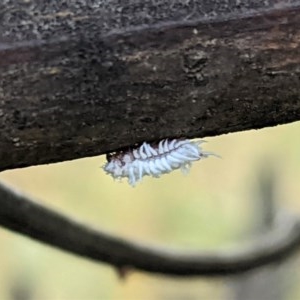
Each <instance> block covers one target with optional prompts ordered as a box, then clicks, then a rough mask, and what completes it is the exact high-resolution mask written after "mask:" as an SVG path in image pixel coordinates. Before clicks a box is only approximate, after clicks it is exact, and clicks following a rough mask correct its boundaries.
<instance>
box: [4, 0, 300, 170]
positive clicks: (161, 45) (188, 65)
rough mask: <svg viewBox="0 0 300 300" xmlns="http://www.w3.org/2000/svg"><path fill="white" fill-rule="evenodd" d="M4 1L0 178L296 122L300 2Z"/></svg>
mask: <svg viewBox="0 0 300 300" xmlns="http://www.w3.org/2000/svg"><path fill="white" fill-rule="evenodd" d="M2 3H3V2H2ZM4 3H5V4H0V25H1V26H0V128H1V134H0V162H1V163H0V170H4V169H9V168H16V167H21V166H29V165H34V164H42V163H50V162H57V161H63V160H68V159H74V158H80V157H85V156H91V155H96V154H101V153H105V152H108V151H112V150H116V149H118V148H122V147H125V146H129V145H133V144H135V143H140V142H142V141H152V140H158V139H162V138H166V137H188V138H193V137H202V136H209V135H210V136H212V135H218V134H222V133H227V132H233V131H238V130H246V129H252V128H261V127H265V126H273V125H276V124H281V123H288V122H292V121H296V120H299V119H300V101H299V95H300V0H290V1H287V0H273V1H271V0H270V1H260V0H244V1H229V0H219V1H206V0H202V1H200V0H198V1H197V0H195V1H192V0H190V1H181V0H174V1H172V2H171V4H170V1H166V0H161V1H154V0H153V1H144V0H138V1H133V0H130V1H117V0H106V1H100V0H99V1H92V0H91V1H86V3H85V4H82V1H76V0H75V1H53V2H47V1H42V0H40V1H18V0H10V1H5V2H4Z"/></svg>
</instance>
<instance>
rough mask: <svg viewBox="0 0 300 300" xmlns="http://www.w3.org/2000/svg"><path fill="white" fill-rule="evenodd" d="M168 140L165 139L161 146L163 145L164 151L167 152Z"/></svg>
mask: <svg viewBox="0 0 300 300" xmlns="http://www.w3.org/2000/svg"><path fill="white" fill-rule="evenodd" d="M168 143H169V141H168V139H166V140H165V142H164V144H163V146H164V152H165V153H167V152H169V145H168Z"/></svg>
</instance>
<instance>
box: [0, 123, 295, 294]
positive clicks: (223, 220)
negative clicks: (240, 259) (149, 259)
mask: <svg viewBox="0 0 300 300" xmlns="http://www.w3.org/2000/svg"><path fill="white" fill-rule="evenodd" d="M299 134H300V123H293V124H290V125H284V126H278V127H274V128H267V129H262V130H257V131H254V130H253V131H248V132H241V133H235V134H228V135H222V136H218V137H214V138H207V139H206V140H207V141H208V143H207V144H204V148H205V150H208V151H213V152H215V153H217V154H219V155H220V156H221V157H222V158H221V159H219V158H215V157H210V158H208V159H206V160H203V161H200V162H196V163H195V164H193V166H192V169H191V171H190V173H189V175H187V176H184V175H182V174H181V173H180V172H179V171H177V172H174V173H173V174H170V175H166V176H163V177H162V178H160V179H153V178H149V177H145V178H144V180H143V182H142V183H141V184H139V185H138V186H137V187H136V188H132V187H130V186H129V185H128V184H127V183H126V182H125V181H124V182H122V183H119V182H114V181H113V180H112V178H110V177H109V176H107V175H105V174H104V172H103V171H102V169H101V168H100V167H101V166H102V165H103V164H104V162H105V159H104V157H94V158H86V159H81V160H76V161H70V162H64V163H58V164H53V165H44V166H37V167H31V168H25V169H19V170H12V171H6V172H3V173H1V174H0V177H1V180H2V181H4V182H6V183H8V184H10V185H12V186H14V187H16V188H17V189H19V190H22V191H23V192H25V193H27V194H29V195H32V196H33V197H34V198H36V199H38V201H41V202H44V203H45V204H46V205H48V206H50V207H52V208H54V209H56V210H59V211H61V212H63V213H66V214H69V215H72V216H74V217H75V218H77V219H79V220H82V221H84V222H86V223H88V224H91V225H92V226H94V227H99V228H101V229H104V230H106V231H108V232H111V233H113V234H117V235H119V236H122V237H124V238H130V239H133V240H138V241H142V242H145V243H147V244H157V243H160V244H164V245H166V246H168V247H176V248H181V249H182V250H185V249H206V250H208V249H220V248H224V247H228V246H230V245H234V244H238V243H239V242H241V240H242V239H246V236H247V231H248V228H249V226H251V223H253V220H254V218H255V208H254V206H253V203H254V202H253V200H254V199H253V198H254V197H255V184H256V180H257V174H258V169H261V168H263V167H264V165H267V164H270V163H272V164H273V166H272V169H273V170H274V171H275V172H276V178H277V185H276V198H277V200H278V202H279V206H281V207H284V208H285V209H290V210H293V211H299V213H300V201H299V194H300V186H299V184H298V182H299V178H300V155H299V151H300V139H299ZM0 242H1V252H0V270H1V271H0V282H1V285H0V299H20V300H31V299H51V300H52V299H172V300H176V299H178V300H179V299H184V300H189V299H190V300H193V299H228V297H230V296H228V295H230V291H229V290H230V284H228V280H225V279H224V280H222V279H220V278H219V279H205V278H188V277H186V278H181V279H178V278H172V277H164V276H157V275H149V274H141V273H138V272H133V273H131V274H129V276H128V278H127V279H126V280H125V281H121V280H120V279H119V278H118V276H117V274H116V272H115V270H114V269H113V268H111V267H109V266H107V265H104V264H97V263H94V262H92V261H88V260H85V259H82V258H79V257H76V256H73V255H70V254H67V253H63V252H61V251H59V250H56V249H54V248H51V247H48V246H45V245H42V244H40V243H37V242H35V241H33V240H30V239H28V238H25V237H22V236H19V235H16V234H15V233H12V232H9V231H7V230H4V229H1V230H0ZM294 268H295V270H294V273H293V276H292V278H291V279H290V280H289V288H288V289H289V292H288V296H287V297H288V298H287V299H300V290H299V287H298V286H297V284H296V283H295V282H297V280H298V279H299V277H297V276H298V274H297V273H296V269H297V264H296V265H294Z"/></svg>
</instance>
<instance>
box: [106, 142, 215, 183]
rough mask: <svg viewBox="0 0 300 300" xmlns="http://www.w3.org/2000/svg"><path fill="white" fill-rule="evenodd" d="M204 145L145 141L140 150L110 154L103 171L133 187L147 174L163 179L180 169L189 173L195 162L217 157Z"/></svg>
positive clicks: (198, 143) (138, 148)
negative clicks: (150, 142) (165, 175)
mask: <svg viewBox="0 0 300 300" xmlns="http://www.w3.org/2000/svg"><path fill="white" fill-rule="evenodd" d="M203 142H204V141H190V140H187V139H172V140H168V139H165V140H162V141H160V142H159V143H158V144H148V143H146V142H144V143H143V144H142V145H141V146H139V147H137V148H134V149H128V150H127V151H119V152H116V153H113V154H109V155H107V163H106V164H105V165H104V166H103V169H104V171H105V172H106V173H107V174H110V175H111V176H112V177H113V178H115V179H121V178H126V177H127V178H128V183H129V184H130V185H132V186H135V185H136V183H138V182H139V181H141V179H142V177H143V176H146V175H148V176H153V177H160V176H161V175H162V174H167V173H170V172H171V171H173V170H177V169H181V170H182V171H183V172H187V171H188V170H189V168H190V166H191V163H192V162H193V161H197V160H200V159H202V158H206V157H208V156H209V155H215V154H214V153H211V152H204V151H202V149H201V147H200V144H202V143H203Z"/></svg>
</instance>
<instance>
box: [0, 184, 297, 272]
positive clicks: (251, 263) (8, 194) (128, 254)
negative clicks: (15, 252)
mask: <svg viewBox="0 0 300 300" xmlns="http://www.w3.org/2000/svg"><path fill="white" fill-rule="evenodd" d="M0 207H1V210H0V225H2V226H3V227H5V228H7V229H10V230H13V231H15V232H17V233H20V234H23V235H25V236H28V237H30V238H33V239H36V240H38V241H40V242H43V243H46V244H48V245H51V246H54V247H57V248H59V249H62V250H65V251H68V252H70V253H73V254H77V255H80V256H83V257H85V258H89V259H93V260H95V261H100V262H104V263H108V264H110V265H112V266H114V267H116V268H117V269H120V270H122V269H127V268H128V269H136V270H140V271H145V272H151V273H161V274H168V275H173V276H196V275H201V276H221V275H230V274H236V273H240V272H245V271H248V270H251V269H254V268H257V267H261V266H264V265H266V264H270V263H272V262H278V261H279V260H280V259H284V258H286V257H288V256H289V255H290V254H291V253H292V252H294V251H296V250H297V249H298V247H299V246H300V220H299V219H293V218H290V217H289V222H287V220H285V222H284V223H282V224H281V225H280V226H277V228H276V229H275V230H274V231H273V232H270V233H268V234H267V235H266V236H263V237H262V238H261V239H260V241H258V242H257V243H255V244H252V246H250V247H245V248H240V249H235V250H234V249H233V250H231V251H223V252H222V251H220V252H219V251H218V252H215V253H211V252H210V253H201V252H200V253H199V254H196V253H190V254H189V253H185V254H182V253H180V252H178V251H174V250H168V249H162V248H157V247H146V246H144V245H142V244H138V243H134V242H130V241H126V240H124V239H121V238H117V237H112V236H110V235H107V234H105V233H103V232H101V231H98V230H95V229H92V228H90V227H88V226H85V225H83V224H80V223H78V222H77V221H74V220H73V219H71V218H69V217H66V216H64V215H61V214H59V213H57V212H55V211H52V210H50V209H48V208H46V207H43V206H42V205H40V204H38V203H36V202H34V201H32V200H31V199H29V198H28V197H25V196H24V195H21V194H20V193H16V192H15V191H13V190H12V189H10V188H8V187H7V186H4V185H3V184H0Z"/></svg>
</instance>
